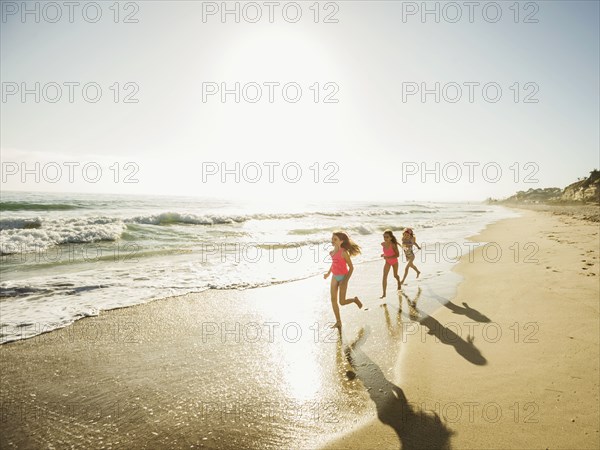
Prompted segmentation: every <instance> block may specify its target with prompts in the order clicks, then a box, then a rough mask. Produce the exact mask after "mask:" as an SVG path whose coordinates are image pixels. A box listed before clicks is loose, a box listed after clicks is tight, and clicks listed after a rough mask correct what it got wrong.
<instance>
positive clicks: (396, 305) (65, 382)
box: [0, 211, 600, 449]
mask: <svg viewBox="0 0 600 450" xmlns="http://www.w3.org/2000/svg"><path fill="white" fill-rule="evenodd" d="M598 231H599V230H598V225H597V224H590V223H587V222H581V221H578V220H576V219H574V218H571V217H568V216H553V215H551V214H547V213H542V212H531V211H525V212H523V217H520V218H516V219H507V220H505V221H502V222H499V223H497V224H494V225H492V226H490V227H488V228H487V229H486V230H485V231H484V232H483V233H482V234H481V235H480V236H477V237H476V239H477V240H482V241H486V242H495V243H496V244H494V245H493V246H490V245H488V246H487V247H485V248H479V249H477V250H476V251H475V252H474V254H473V255H472V256H469V255H467V256H465V257H463V259H462V261H461V262H460V264H459V265H458V266H457V269H456V270H457V272H458V273H460V274H461V275H463V276H464V277H465V281H464V282H463V283H462V284H461V285H460V286H459V289H458V293H457V295H456V296H452V299H451V300H452V301H451V302H450V303H447V305H446V306H445V307H444V306H441V305H442V304H443V303H444V302H446V301H447V296H445V295H443V294H440V293H441V292H442V293H443V292H444V291H443V290H440V289H439V285H436V284H435V283H434V282H433V280H431V279H427V278H424V279H423V280H422V281H420V282H415V280H414V279H413V278H412V275H411V279H410V280H409V284H408V286H406V287H405V288H404V289H403V295H402V296H401V297H400V298H396V297H395V295H390V293H391V292H393V290H392V289H391V288H390V289H389V293H388V298H387V299H386V304H385V307H383V306H381V304H382V301H380V300H379V299H378V297H379V295H380V272H381V263H371V264H362V265H359V266H357V270H356V274H355V276H354V277H353V279H352V280H351V283H350V290H349V294H350V295H351V296H353V295H355V294H357V295H359V296H360V297H361V298H362V300H363V302H364V303H365V307H366V308H368V309H367V310H363V311H360V310H358V308H356V307H355V306H354V305H351V306H346V307H343V308H342V318H343V320H344V329H343V336H342V338H341V340H340V339H338V338H337V335H336V334H335V333H331V332H329V331H328V330H327V328H326V326H327V322H329V321H331V320H332V319H333V317H332V312H331V306H330V303H329V299H328V296H329V293H328V282H325V281H324V280H323V279H322V278H318V277H317V278H311V279H307V280H303V281H299V282H294V283H286V284H282V285H277V286H272V287H268V288H261V289H253V290H248V291H210V292H205V293H201V294H194V295H187V296H183V297H178V298H169V299H164V300H158V301H155V302H152V303H149V304H146V305H139V306H135V307H131V308H124V309H120V310H113V311H108V312H103V313H102V314H101V315H100V316H99V317H93V318H87V319H84V320H80V321H78V322H76V323H75V324H73V325H72V326H69V327H67V328H64V329H62V330H56V331H53V332H51V333H47V334H44V335H40V336H37V337H35V338H32V339H27V340H24V341H19V342H14V343H9V344H5V345H2V346H0V358H1V373H0V383H1V386H2V389H1V393H0V402H1V411H2V433H1V435H0V447H1V448H13V447H19V448H48V447H55V448H64V447H71V446H75V447H79V448H90V447H97V448H102V447H105V448H198V447H205V448H277V449H279V448H317V447H320V446H323V445H325V446H327V447H329V448H378V449H383V448H395V449H398V448H404V449H409V448H598V444H599V434H598V430H599V423H598V421H599V410H598V405H599V403H598V389H599V371H598V369H599V368H598V358H599V356H598V355H599V349H598V341H599V314H598V302H599V290H600V289H599V288H600V285H599V283H600V276H599V273H598V268H599V265H598V257H599V255H598V253H599V248H598V247H599V236H598ZM515 243H518V244H517V246H518V248H519V250H520V251H519V254H518V257H516V256H515V251H516V250H515V249H516V247H515ZM491 247H495V248H498V247H499V248H500V249H501V250H502V257H501V259H500V260H499V261H497V262H491V259H493V258H494V257H495V253H494V249H495V248H491ZM486 249H487V250H486ZM484 251H485V254H486V257H487V261H486V260H484V259H483V254H484ZM471 257H472V258H473V261H470V258H471ZM515 257H516V258H517V260H516V261H515ZM536 260H537V262H535V261H536ZM392 285H393V284H392V283H391V278H390V287H391V286H392ZM399 300H401V303H400V302H399ZM428 301H429V302H433V303H437V302H439V304H440V307H439V309H438V310H437V311H436V312H434V313H433V314H432V316H431V317H430V316H426V315H425V314H424V313H423V311H421V310H420V308H419V305H423V304H426V303H427V302H428ZM298 332H300V335H298ZM498 332H501V333H502V334H501V336H499V337H496V336H497V333H498ZM428 333H430V334H428Z"/></svg>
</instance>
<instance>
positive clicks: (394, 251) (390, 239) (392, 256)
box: [379, 230, 402, 298]
mask: <svg viewBox="0 0 600 450" xmlns="http://www.w3.org/2000/svg"><path fill="white" fill-rule="evenodd" d="M381 245H382V247H383V253H382V254H381V257H382V258H383V259H385V266H383V281H382V285H383V295H382V296H381V297H379V298H385V291H386V289H387V278H388V274H389V273H390V267H393V268H394V278H395V279H396V281H397V282H398V290H400V287H401V284H402V283H400V277H399V276H398V256H400V252H399V251H398V241H397V240H396V236H394V233H393V232H392V230H385V231H384V232H383V242H382V243H381Z"/></svg>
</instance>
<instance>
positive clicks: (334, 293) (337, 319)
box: [331, 277, 342, 328]
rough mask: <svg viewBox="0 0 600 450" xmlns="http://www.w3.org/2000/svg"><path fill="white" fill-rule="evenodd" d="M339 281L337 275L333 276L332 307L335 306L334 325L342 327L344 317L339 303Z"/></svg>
mask: <svg viewBox="0 0 600 450" xmlns="http://www.w3.org/2000/svg"><path fill="white" fill-rule="evenodd" d="M338 286H339V283H338V281H337V280H336V279H335V277H332V278H331V307H332V308H333V314H334V315H335V325H334V327H337V328H341V326H342V319H341V318H340V307H339V306H338V303H337V293H338Z"/></svg>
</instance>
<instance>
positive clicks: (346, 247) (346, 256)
mask: <svg viewBox="0 0 600 450" xmlns="http://www.w3.org/2000/svg"><path fill="white" fill-rule="evenodd" d="M331 244H332V245H333V250H332V251H331V252H329V254H330V255H331V260H332V263H331V267H330V268H329V272H327V273H326V274H325V275H323V278H325V279H327V277H328V276H329V275H330V274H333V277H332V278H331V306H332V307H333V313H334V314H335V324H334V325H333V328H338V329H340V330H341V329H342V320H341V319H340V308H339V306H338V291H339V299H340V305H349V304H350V303H356V305H357V306H358V307H359V308H362V306H363V305H362V303H361V301H360V300H359V299H358V297H354V298H346V290H347V289H348V281H349V280H350V277H351V276H352V272H354V266H353V265H352V260H351V259H350V257H351V256H356V255H358V254H359V253H360V247H359V246H358V245H357V244H356V243H355V242H354V241H352V239H350V238H349V237H348V235H347V234H346V233H342V232H341V231H336V232H335V233H333V235H332V236H331Z"/></svg>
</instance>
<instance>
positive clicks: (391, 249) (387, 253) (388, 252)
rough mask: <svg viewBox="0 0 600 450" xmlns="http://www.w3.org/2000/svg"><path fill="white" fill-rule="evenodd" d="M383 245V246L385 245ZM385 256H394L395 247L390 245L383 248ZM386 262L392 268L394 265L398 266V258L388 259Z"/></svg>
mask: <svg viewBox="0 0 600 450" xmlns="http://www.w3.org/2000/svg"><path fill="white" fill-rule="evenodd" d="M381 245H382V246H383V244H381ZM383 254H384V255H385V256H394V247H393V246H392V245H390V246H389V247H388V248H385V247H383ZM385 262H386V263H388V264H389V265H390V266H393V265H394V264H398V258H386V259H385Z"/></svg>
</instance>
